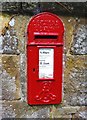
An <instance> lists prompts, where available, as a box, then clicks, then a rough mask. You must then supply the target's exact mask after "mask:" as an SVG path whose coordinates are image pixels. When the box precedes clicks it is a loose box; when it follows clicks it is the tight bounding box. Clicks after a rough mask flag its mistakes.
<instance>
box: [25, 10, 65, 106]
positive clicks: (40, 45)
mask: <svg viewBox="0 0 87 120" xmlns="http://www.w3.org/2000/svg"><path fill="white" fill-rule="evenodd" d="M63 34H64V26H63V23H62V21H61V20H60V18H59V17H58V16H56V15H54V14H51V13H48V12H44V13H40V14H38V15H36V16H34V17H33V18H32V19H31V21H30V22H29V25H28V41H27V100H28V104H30V105H38V104H59V103H60V102H61V100H62V56H63Z"/></svg>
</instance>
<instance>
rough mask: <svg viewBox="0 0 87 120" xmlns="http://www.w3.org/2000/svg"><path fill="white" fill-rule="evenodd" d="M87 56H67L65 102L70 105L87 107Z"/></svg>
mask: <svg viewBox="0 0 87 120" xmlns="http://www.w3.org/2000/svg"><path fill="white" fill-rule="evenodd" d="M86 59H87V56H67V59H66V65H65V70H64V100H65V101H66V103H68V104H69V105H87V77H86V76H87V75H86V72H87V69H86V67H87V63H86Z"/></svg>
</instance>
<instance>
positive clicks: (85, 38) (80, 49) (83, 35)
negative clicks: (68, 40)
mask: <svg viewBox="0 0 87 120" xmlns="http://www.w3.org/2000/svg"><path fill="white" fill-rule="evenodd" d="M71 53H72V54H76V55H77V54H79V55H84V54H87V25H86V26H85V25H82V26H81V27H79V28H78V30H77V31H76V33H75V34H74V39H73V43H72V47H71Z"/></svg>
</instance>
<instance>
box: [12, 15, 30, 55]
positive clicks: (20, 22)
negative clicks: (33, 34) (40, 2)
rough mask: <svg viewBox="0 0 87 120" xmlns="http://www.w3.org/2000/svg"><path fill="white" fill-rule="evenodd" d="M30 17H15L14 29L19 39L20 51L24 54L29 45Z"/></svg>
mask: <svg viewBox="0 0 87 120" xmlns="http://www.w3.org/2000/svg"><path fill="white" fill-rule="evenodd" d="M29 20H30V16H26V15H25V16H24V15H18V16H15V25H14V29H15V30H16V35H17V37H18V49H19V51H20V53H22V54H24V53H25V51H26V44H27V42H26V41H27V25H28V24H29Z"/></svg>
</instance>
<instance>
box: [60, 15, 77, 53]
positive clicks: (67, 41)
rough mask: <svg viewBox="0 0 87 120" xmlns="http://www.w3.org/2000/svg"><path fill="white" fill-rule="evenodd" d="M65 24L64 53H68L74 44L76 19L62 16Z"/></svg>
mask: <svg viewBox="0 0 87 120" xmlns="http://www.w3.org/2000/svg"><path fill="white" fill-rule="evenodd" d="M60 18H61V20H62V21H63V23H64V27H65V33H64V35H65V36H64V45H65V46H64V53H67V52H68V50H69V48H70V46H71V42H72V37H73V30H74V26H75V19H74V18H73V17H63V16H60Z"/></svg>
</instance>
